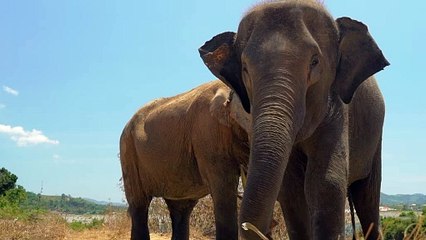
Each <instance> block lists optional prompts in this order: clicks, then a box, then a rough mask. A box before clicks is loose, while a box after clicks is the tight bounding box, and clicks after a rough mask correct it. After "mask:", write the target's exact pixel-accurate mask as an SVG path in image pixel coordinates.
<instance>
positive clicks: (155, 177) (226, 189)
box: [120, 80, 251, 239]
mask: <svg viewBox="0 0 426 240" xmlns="http://www.w3.org/2000/svg"><path fill="white" fill-rule="evenodd" d="M232 96H233V97H232ZM250 121H251V120H250V118H249V115H248V114H247V113H246V112H245V111H244V110H243V108H242V106H241V102H240V100H239V98H238V96H236V95H233V94H232V92H231V89H229V88H228V87H227V86H226V85H225V84H223V83H222V82H221V81H218V80H216V81H212V82H209V83H206V84H203V85H201V86H199V87H197V88H194V89H192V90H191V91H188V92H186V93H183V94H180V95H177V96H174V97H169V98H162V99H157V100H154V101H153V102H151V103H148V104H146V105H145V106H144V107H142V108H141V109H140V110H138V111H137V112H136V114H135V115H134V116H133V117H132V118H131V119H130V121H129V122H128V123H127V125H126V126H125V128H124V130H123V133H122V135H121V139H120V159H121V167H122V174H123V182H124V190H125V194H126V198H127V201H128V204H129V213H130V216H131V219H132V228H131V238H132V239H149V230H148V207H149V204H150V202H151V199H152V197H163V198H164V199H165V202H166V203H167V206H168V208H169V211H170V217H171V219H172V229H173V234H172V239H189V217H190V214H191V211H192V209H193V207H194V206H195V205H196V203H197V201H198V199H200V198H202V197H204V196H206V195H207V194H209V193H210V194H211V196H212V199H213V204H214V213H215V221H216V238H217V239H236V238H237V237H238V227H237V223H238V220H237V205H236V204H237V187H238V179H239V176H240V166H241V165H243V166H247V165H248V158H249V153H250V150H249V143H248V135H247V127H249V126H251V123H250Z"/></svg>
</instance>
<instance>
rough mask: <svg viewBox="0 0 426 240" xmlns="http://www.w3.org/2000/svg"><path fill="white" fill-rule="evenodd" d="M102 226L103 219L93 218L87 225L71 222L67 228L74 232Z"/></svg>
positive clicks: (80, 222)
mask: <svg viewBox="0 0 426 240" xmlns="http://www.w3.org/2000/svg"><path fill="white" fill-rule="evenodd" d="M103 224H104V220H103V219H97V218H94V219H92V221H90V222H89V223H84V222H82V221H73V222H71V223H69V227H70V228H71V229H72V230H74V231H83V230H85V229H97V228H100V227H102V225H103Z"/></svg>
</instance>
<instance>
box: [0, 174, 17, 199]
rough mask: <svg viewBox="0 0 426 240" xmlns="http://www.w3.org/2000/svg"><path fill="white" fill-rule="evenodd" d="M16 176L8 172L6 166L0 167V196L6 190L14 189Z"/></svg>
mask: <svg viewBox="0 0 426 240" xmlns="http://www.w3.org/2000/svg"><path fill="white" fill-rule="evenodd" d="M17 180H18V177H17V176H16V175H15V174H13V173H11V172H9V171H8V170H7V169H6V168H1V169H0V196H2V195H4V194H5V193H6V191H7V190H9V189H14V188H15V186H16V185H15V184H16V181H17Z"/></svg>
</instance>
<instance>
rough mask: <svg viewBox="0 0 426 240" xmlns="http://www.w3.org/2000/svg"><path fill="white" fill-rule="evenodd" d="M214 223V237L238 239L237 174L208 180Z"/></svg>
mask: <svg viewBox="0 0 426 240" xmlns="http://www.w3.org/2000/svg"><path fill="white" fill-rule="evenodd" d="M210 188H211V196H212V198H213V205H214V215H215V223H216V239H238V217H237V216H238V214H237V188H238V175H235V176H226V174H224V175H223V176H216V180H215V181H214V182H210Z"/></svg>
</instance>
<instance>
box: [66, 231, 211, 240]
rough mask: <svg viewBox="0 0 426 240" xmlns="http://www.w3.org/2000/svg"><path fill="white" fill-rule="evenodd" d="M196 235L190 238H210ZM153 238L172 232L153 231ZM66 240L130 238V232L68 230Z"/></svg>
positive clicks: (166, 237)
mask: <svg viewBox="0 0 426 240" xmlns="http://www.w3.org/2000/svg"><path fill="white" fill-rule="evenodd" d="M191 235H195V236H191V237H190V239H193V240H208V239H209V238H206V237H202V236H201V235H199V234H191ZM150 236H151V240H169V239H171V234H168V233H167V234H157V233H151V234H150ZM64 239H66V240H77V239H84V240H113V239H114V240H115V239H117V240H119V239H130V233H127V234H124V235H120V236H117V235H116V232H114V231H108V230H105V229H102V230H93V229H92V230H86V231H82V232H77V231H68V232H67V233H66V235H65V238H64Z"/></svg>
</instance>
